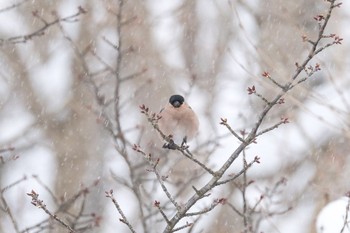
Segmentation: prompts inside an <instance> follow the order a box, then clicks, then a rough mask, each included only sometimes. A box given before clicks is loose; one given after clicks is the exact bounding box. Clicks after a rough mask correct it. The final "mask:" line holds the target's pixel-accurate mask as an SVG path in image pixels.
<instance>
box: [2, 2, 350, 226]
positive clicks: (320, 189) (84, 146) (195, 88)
mask: <svg viewBox="0 0 350 233" xmlns="http://www.w3.org/2000/svg"><path fill="white" fill-rule="evenodd" d="M122 3H123V4H122V5H120V2H119V1H116V0H115V1H112V0H110V1H109V0H103V1H88V0H85V1H84V0H80V1H69V0H57V1H47V0H36V1H32V0H25V1H14V0H2V1H1V2H0V38H1V39H2V40H0V43H1V49H0V67H1V68H0V150H1V152H0V155H1V158H2V159H1V163H0V188H1V189H2V190H3V192H2V200H1V203H0V207H1V209H0V232H6V233H8V232H21V231H23V230H25V229H26V228H27V227H30V226H33V225H35V224H36V223H38V222H40V221H42V220H44V219H46V218H47V215H45V213H44V212H43V211H42V210H40V209H38V208H35V207H34V206H33V205H31V204H30V197H28V196H27V195H26V193H28V192H30V191H31V190H32V189H33V190H35V191H36V192H37V193H39V198H40V199H43V200H44V201H45V203H46V204H47V206H48V208H49V209H51V210H53V211H54V210H55V209H56V208H57V206H58V205H57V203H59V200H54V198H53V196H56V197H57V198H58V199H60V200H66V199H69V198H70V197H72V196H73V195H74V194H75V193H77V192H78V191H79V190H81V188H82V187H87V186H90V185H93V187H92V188H91V189H90V190H89V193H88V194H86V202H85V208H86V211H87V212H94V213H96V214H97V215H98V216H101V217H102V219H101V221H99V225H100V226H99V227H98V228H95V229H93V230H90V231H91V232H106V233H108V232H116V231H117V232H129V231H128V229H127V228H126V227H125V226H124V224H123V223H121V222H120V221H119V220H118V219H119V218H120V216H119V214H118V212H117V211H116V209H115V208H114V206H113V204H112V203H111V202H110V200H108V199H107V198H105V191H106V190H110V189H113V190H114V191H115V193H116V194H115V195H116V198H117V199H118V201H119V203H120V205H121V207H122V209H123V210H124V213H125V214H126V215H127V216H128V217H129V219H131V222H132V223H133V224H134V225H135V226H136V227H135V229H136V230H137V231H138V232H143V231H147V232H161V229H163V228H164V224H162V223H159V222H157V218H156V219H155V220H152V221H154V222H155V223H157V224H155V225H154V226H153V227H154V228H153V229H148V230H146V229H145V226H143V225H142V223H141V222H143V220H140V219H139V218H140V216H144V215H140V214H141V213H140V211H142V210H141V209H140V204H139V202H138V200H145V201H144V202H145V206H143V207H141V208H143V211H145V212H147V210H148V209H147V208H149V209H150V210H149V211H150V212H152V202H153V201H154V200H158V199H159V200H161V199H162V197H161V193H162V192H161V189H160V188H159V187H153V188H150V187H148V186H147V182H148V181H147V179H154V175H152V174H149V173H147V172H146V171H145V167H146V166H147V165H146V164H144V159H143V158H142V156H140V155H139V154H137V153H136V152H134V151H133V150H132V149H131V147H132V145H133V144H140V145H141V146H143V148H145V150H147V151H152V153H153V154H154V155H155V156H158V157H161V158H163V159H161V160H170V161H168V162H166V163H164V167H166V166H169V167H172V164H174V161H175V160H176V159H178V158H180V156H179V155H169V156H172V157H170V158H169V156H163V157H162V155H163V154H164V153H165V152H164V151H162V150H160V147H161V145H162V142H161V141H160V139H159V138H158V137H156V136H155V135H154V134H155V133H154V131H153V130H152V127H151V126H150V124H148V123H147V122H146V120H145V117H144V116H143V115H142V114H141V113H140V110H139V105H141V104H145V105H146V106H148V107H149V108H150V109H151V110H152V111H153V112H158V111H159V110H160V109H161V108H162V106H163V105H165V104H166V102H167V101H168V98H169V96H170V95H172V94H174V93H178V94H182V95H184V96H185V98H186V100H187V102H188V103H189V104H190V105H191V106H192V108H193V109H194V110H195V111H196V112H197V114H198V116H199V118H200V133H199V135H198V137H197V138H196V139H195V140H194V141H193V142H191V143H190V145H191V148H197V151H198V153H197V154H195V155H196V156H198V159H200V160H202V161H206V164H208V166H210V167H211V168H213V169H215V168H219V167H220V165H222V164H223V163H224V161H225V160H226V159H227V158H228V157H229V155H230V154H231V153H232V151H233V150H234V149H235V147H236V146H237V145H238V142H237V140H236V139H235V138H234V137H232V136H230V135H229V134H228V132H227V129H225V128H224V127H222V126H220V125H219V122H220V117H224V118H227V119H228V122H229V124H230V125H231V127H232V128H234V129H235V130H237V131H239V130H244V129H247V130H248V129H249V128H251V127H252V124H253V123H254V122H255V121H256V119H257V115H258V114H259V113H260V111H261V110H262V107H263V104H264V103H263V102H262V101H261V100H260V99H258V98H255V97H254V96H249V95H247V91H246V89H247V87H248V86H252V85H255V86H256V88H257V89H258V90H259V92H260V93H262V94H263V95H264V96H265V97H266V98H271V97H273V96H274V94H275V93H277V92H278V91H279V90H278V88H277V87H276V86H274V85H273V84H272V83H271V82H269V81H268V80H267V79H264V78H262V77H261V74H262V73H263V72H264V71H268V72H269V73H270V74H271V76H272V77H274V78H275V79H276V80H277V81H279V82H281V83H284V82H285V81H286V80H289V79H290V77H291V75H292V74H293V72H294V70H295V63H296V62H301V61H302V59H303V58H304V57H305V56H306V55H307V53H308V48H309V47H310V46H309V44H307V43H305V42H302V36H303V35H306V36H307V37H309V38H311V39H312V38H315V36H316V35H317V33H318V25H317V22H316V21H315V20H314V19H313V17H314V16H315V15H317V14H325V13H326V12H325V10H326V7H327V3H326V2H325V1H322V0H312V1H301V0H297V1H282V0H267V1H257V0H251V1H240V0H228V1H214V0H213V1H210V0H206V1H202V0H199V1H173V0H171V1H155V0H147V1H135V0H128V1H125V2H122ZM79 6H81V7H82V9H80V10H79ZM1 9H2V10H1ZM349 9H350V4H349V2H348V1H344V3H343V5H342V7H341V8H340V9H336V10H335V12H334V15H333V16H332V17H333V19H332V20H331V22H330V25H329V26H328V28H327V30H326V32H327V33H328V34H330V33H336V34H337V35H340V37H342V38H344V41H343V44H342V45H337V46H333V47H331V48H330V49H329V50H326V51H325V52H324V53H322V54H321V55H320V56H318V57H317V59H316V60H315V61H313V63H312V64H315V63H316V62H317V63H319V64H320V65H321V69H322V70H321V71H320V72H318V73H317V74H316V75H315V76H314V77H312V78H311V79H310V80H308V81H307V82H305V83H304V84H302V85H300V86H298V87H297V88H295V89H293V91H292V92H290V93H289V94H288V95H287V97H286V98H285V102H286V103H285V104H283V105H279V106H277V107H276V108H275V109H274V110H273V111H272V112H271V113H270V115H269V117H268V119H267V120H266V121H265V126H266V127H268V126H271V125H273V124H275V123H277V122H278V121H279V119H280V117H281V116H283V117H288V118H289V120H290V122H291V123H290V124H287V125H282V126H281V127H279V128H278V129H276V130H274V131H272V132H270V133H269V134H266V135H263V136H262V137H260V138H259V139H258V143H257V144H254V145H252V146H250V147H249V149H248V150H247V151H246V154H247V158H248V160H249V159H252V158H254V156H256V155H258V156H259V157H261V163H260V164H257V165H254V166H253V168H252V169H250V170H249V172H248V178H249V179H251V180H254V181H255V182H254V183H253V184H251V185H250V186H249V188H248V189H247V198H248V200H249V201H250V202H249V203H250V204H251V205H254V203H255V202H256V201H257V200H259V197H260V195H261V194H262V193H266V192H267V190H271V189H272V188H273V187H275V185H276V183H278V182H279V181H280V180H281V179H282V178H283V177H284V178H286V180H287V181H286V182H285V183H284V182H283V185H282V187H281V186H279V185H277V186H278V188H277V189H278V190H277V191H276V190H275V191H274V192H275V193H273V198H271V199H268V200H269V201H266V202H265V203H263V204H262V205H261V207H260V209H259V210H260V213H259V214H258V215H256V216H255V217H256V219H255V221H256V222H257V223H259V232H260V231H261V232H262V231H263V232H283V233H288V232H300V233H303V232H316V231H315V219H316V216H317V214H318V212H319V210H320V209H321V208H322V207H323V206H324V205H325V204H326V203H327V202H329V201H331V200H334V199H337V198H339V197H341V196H342V195H343V194H344V193H346V192H347V191H349V190H350V184H349V180H348V177H349V175H350V174H349V171H350V157H349V155H348V153H349V151H350V148H349V143H348V142H349V138H350V134H349V113H350V94H349V91H348V89H349V87H350V79H349V72H350V70H349V69H350V57H349V55H348V54H349V51H350V50H349V49H350V48H349V44H348V41H349V38H350V31H349V27H348V22H349V20H350V18H349V17H350V11H349ZM85 10H86V12H84V11H85ZM78 12H80V14H79V15H77V16H76V17H72V18H69V19H67V20H63V21H60V22H59V23H54V24H53V25H50V26H49V27H48V28H47V29H45V31H44V34H43V35H39V36H34V37H33V38H24V39H25V40H26V41H25V43H13V40H7V39H9V38H14V37H16V36H24V35H27V34H30V33H32V32H35V31H37V30H38V29H40V28H42V27H43V26H45V24H48V23H51V22H54V21H55V20H56V19H57V18H61V19H62V18H64V17H67V16H71V15H74V14H76V13H78ZM118 55H119V56H118ZM176 156H177V157H176ZM172 159H174V161H171V160H172ZM238 160H239V161H238ZM238 160H237V161H236V162H235V163H234V165H233V167H232V168H230V172H231V173H232V172H235V171H238V170H239V169H241V167H242V161H241V159H238ZM176 161H178V160H176ZM187 162H188V163H189V164H187V165H188V166H189V167H191V162H190V161H187ZM187 162H186V161H185V162H184V163H187ZM138 166H139V167H141V169H138ZM131 170H133V171H131ZM174 170H176V168H174ZM165 172H168V170H166V169H164V173H165ZM187 172H188V173H189V174H191V169H189V170H188V171H187ZM174 174H175V173H174ZM33 175H35V177H33ZM24 176H26V178H27V179H26V180H23V181H21V182H20V183H19V184H16V185H15V186H14V187H11V188H10V189H8V190H5V191H4V189H3V188H4V187H7V186H8V185H9V184H13V183H14V182H16V181H18V180H20V179H22V178H23V177H24ZM174 176H175V175H174ZM36 177H38V178H39V179H38V178H36ZM140 177H145V179H144V180H142V179H141V178H140ZM208 177H209V176H208ZM208 177H207V176H202V177H201V178H199V179H198V180H197V182H199V183H200V184H204V182H205V181H208V180H209V178H208ZM146 178H147V179H146ZM177 178H178V177H177ZM177 178H176V177H175V178H174V179H177ZM178 179H180V180H181V179H184V178H181V177H180V178H178ZM96 180H99V183H98V184H97V185H96V186H94V182H95V181H96ZM41 182H42V184H40V183H41ZM130 182H131V183H132V184H133V185H134V184H135V185H136V186H132V187H133V188H127V187H126V186H127V185H125V184H126V183H130ZM143 182H145V183H143ZM43 184H45V185H43ZM123 184H124V185H123ZM140 186H142V187H143V186H144V187H145V191H144V192H145V194H142V193H139V190H136V189H135V187H140ZM189 186H191V185H189ZM45 187H46V188H45ZM180 187H181V188H180ZM183 187H184V186H181V185H180V186H179V185H177V184H176V182H175V183H174V186H173V187H172V191H174V192H175V191H176V190H177V189H182V188H183ZM48 189H49V190H51V191H52V194H53V195H52V194H50V192H48ZM140 190H142V189H140ZM152 190H155V191H156V192H155V193H153V194H152V196H149V195H148V194H149V193H152ZM157 192H158V194H157ZM192 192H193V191H192ZM84 195H85V194H84ZM212 195H213V198H214V196H215V197H216V198H217V197H225V198H228V200H229V201H230V203H232V204H234V205H236V206H237V208H240V206H241V205H242V203H241V196H240V192H239V191H238V189H237V185H234V184H228V185H226V186H224V187H221V188H218V189H216V190H215V191H214V193H213V194H212ZM184 200H186V199H184ZM78 203H81V202H78ZM249 203H248V204H249ZM5 206H8V208H9V209H10V210H11V213H12V215H13V216H14V217H13V219H14V220H15V221H16V224H15V225H17V226H14V224H13V223H11V222H12V221H13V219H12V220H11V218H10V217H9V215H8V212H6V211H5V210H4V209H6V208H5ZM78 206H80V205H77V206H75V207H74V206H73V207H70V208H72V209H73V210H72V211H74V208H76V210H75V211H79V210H78V209H79V208H78ZM201 207H204V206H203V205H202V206H201ZM290 208H291V210H290V211H286V212H284V211H285V210H288V209H290ZM153 211H154V210H153ZM170 213H171V212H170ZM270 213H274V214H270ZM145 215H146V214H145ZM170 215H171V214H170ZM158 220H159V218H158ZM147 221H148V220H147ZM148 223H149V222H148ZM16 228H17V230H16ZM214 229H215V230H214ZM240 229H241V230H240ZM47 231H48V230H47ZM241 231H242V220H241V218H240V217H238V216H237V214H236V213H235V212H234V211H232V209H230V208H228V207H227V206H225V205H223V206H218V207H217V208H216V209H215V210H214V211H212V212H210V213H209V214H206V215H205V216H203V217H202V218H201V219H200V220H199V224H198V225H196V226H195V227H194V228H193V229H192V232H241ZM28 232H32V231H28ZM50 232H66V231H65V230H63V229H62V228H59V227H56V228H55V230H50ZM183 232H188V231H183Z"/></svg>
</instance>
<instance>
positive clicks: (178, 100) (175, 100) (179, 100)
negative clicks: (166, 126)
mask: <svg viewBox="0 0 350 233" xmlns="http://www.w3.org/2000/svg"><path fill="white" fill-rule="evenodd" d="M184 102H185V99H184V97H182V96H181V95H172V96H171V97H170V99H169V103H170V104H171V105H172V106H174V107H175V108H178V107H180V106H181V105H182V104H183V103H184Z"/></svg>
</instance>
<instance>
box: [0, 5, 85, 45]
mask: <svg viewBox="0 0 350 233" xmlns="http://www.w3.org/2000/svg"><path fill="white" fill-rule="evenodd" d="M85 13H86V10H85V9H84V8H82V7H78V12H77V13H75V14H73V15H70V16H66V17H63V18H57V19H55V20H53V21H51V22H47V21H46V20H45V19H43V18H42V17H41V16H39V14H38V12H33V16H34V17H36V18H38V19H40V20H41V21H42V23H43V24H44V25H43V26H42V27H41V28H39V29H37V30H36V31H34V32H32V33H29V34H26V35H21V36H14V37H10V38H7V39H1V38H0V46H2V45H3V44H6V43H10V44H18V43H25V42H27V41H28V40H31V39H33V38H34V37H40V36H43V35H44V34H45V32H46V30H47V29H48V28H49V27H51V26H53V25H56V24H58V23H60V22H72V20H77V17H78V16H80V15H81V14H85Z"/></svg>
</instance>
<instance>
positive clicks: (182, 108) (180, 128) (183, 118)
mask: <svg viewBox="0 0 350 233" xmlns="http://www.w3.org/2000/svg"><path fill="white" fill-rule="evenodd" d="M159 115H160V116H161V118H160V119H159V121H158V126H159V129H160V130H161V131H162V132H163V133H164V134H165V135H166V136H170V135H171V139H172V141H170V142H169V143H166V144H164V145H163V147H164V148H168V149H176V146H175V145H174V143H176V144H177V145H179V144H181V145H183V144H184V143H186V142H187V141H188V140H191V139H192V138H193V137H194V136H195V135H196V134H197V132H198V127H199V121H198V118H197V115H196V114H195V113H194V111H193V110H192V108H191V107H190V106H189V105H188V104H187V103H186V102H185V99H184V97H182V96H181V95H172V96H171V97H170V99H169V103H167V105H166V106H165V107H164V108H163V109H162V110H161V111H160V113H159Z"/></svg>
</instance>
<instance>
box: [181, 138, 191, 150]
mask: <svg viewBox="0 0 350 233" xmlns="http://www.w3.org/2000/svg"><path fill="white" fill-rule="evenodd" d="M188 147H189V146H188V145H187V137H184V138H183V139H182V143H181V148H182V149H184V150H186V149H188Z"/></svg>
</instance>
